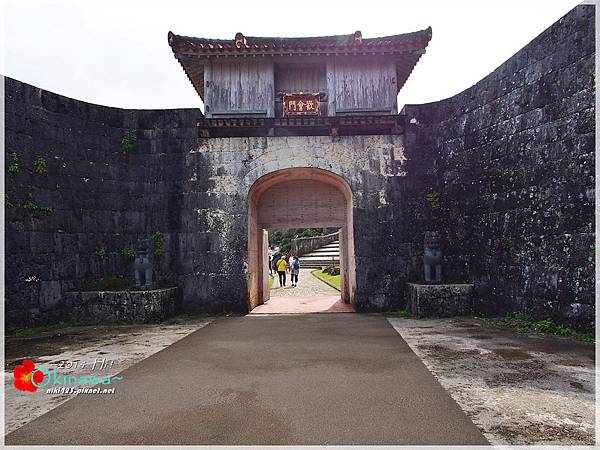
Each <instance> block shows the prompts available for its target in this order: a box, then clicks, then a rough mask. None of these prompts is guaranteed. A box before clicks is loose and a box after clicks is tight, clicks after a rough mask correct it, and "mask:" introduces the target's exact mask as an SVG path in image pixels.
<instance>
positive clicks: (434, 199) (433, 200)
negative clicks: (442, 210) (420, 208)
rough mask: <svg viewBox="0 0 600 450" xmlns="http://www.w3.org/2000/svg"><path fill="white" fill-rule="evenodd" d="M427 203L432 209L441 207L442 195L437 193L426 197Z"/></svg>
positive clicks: (431, 193)
mask: <svg viewBox="0 0 600 450" xmlns="http://www.w3.org/2000/svg"><path fill="white" fill-rule="evenodd" d="M425 201H426V202H427V203H429V206H431V207H432V208H437V207H439V206H440V194H439V193H437V192H430V193H429V194H427V195H426V196H425Z"/></svg>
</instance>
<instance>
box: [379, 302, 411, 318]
mask: <svg viewBox="0 0 600 450" xmlns="http://www.w3.org/2000/svg"><path fill="white" fill-rule="evenodd" d="M385 315H386V316H391V317H412V312H411V310H410V305H406V306H405V307H404V308H402V309H392V310H391V311H387V312H386V313H385Z"/></svg>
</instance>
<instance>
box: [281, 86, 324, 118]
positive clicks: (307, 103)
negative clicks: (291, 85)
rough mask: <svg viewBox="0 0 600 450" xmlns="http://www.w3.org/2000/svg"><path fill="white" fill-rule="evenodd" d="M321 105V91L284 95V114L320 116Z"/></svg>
mask: <svg viewBox="0 0 600 450" xmlns="http://www.w3.org/2000/svg"><path fill="white" fill-rule="evenodd" d="M320 106H321V101H320V95H319V93H316V94H304V93H302V92H301V93H299V94H284V95H283V115H284V116H318V115H319V108H320Z"/></svg>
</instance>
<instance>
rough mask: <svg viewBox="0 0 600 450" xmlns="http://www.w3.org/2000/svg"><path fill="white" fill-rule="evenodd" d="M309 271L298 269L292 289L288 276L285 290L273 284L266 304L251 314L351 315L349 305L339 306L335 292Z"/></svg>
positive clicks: (276, 283) (339, 298) (277, 282)
mask: <svg viewBox="0 0 600 450" xmlns="http://www.w3.org/2000/svg"><path fill="white" fill-rule="evenodd" d="M311 270H312V269H300V275H299V276H298V286H296V287H292V286H290V279H289V278H290V277H289V274H288V275H287V279H288V280H287V283H286V284H287V285H286V286H285V287H279V281H278V280H275V283H274V284H273V286H274V287H273V288H271V298H270V300H269V301H268V302H266V303H265V304H264V305H260V306H258V307H256V308H254V309H253V310H252V314H305V313H330V312H354V311H353V310H352V306H351V305H349V304H347V303H344V302H342V300H341V297H340V292H339V291H337V290H336V289H334V288H332V287H331V286H329V285H328V284H327V283H324V282H323V281H321V280H319V279H318V278H317V277H315V276H314V275H313V274H311V273H310V272H311Z"/></svg>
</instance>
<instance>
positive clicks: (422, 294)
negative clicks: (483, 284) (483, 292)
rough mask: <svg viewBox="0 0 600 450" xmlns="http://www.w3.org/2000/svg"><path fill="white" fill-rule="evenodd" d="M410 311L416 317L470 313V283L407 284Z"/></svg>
mask: <svg viewBox="0 0 600 450" xmlns="http://www.w3.org/2000/svg"><path fill="white" fill-rule="evenodd" d="M407 291H408V301H409V304H410V309H411V311H412V313H413V314H414V315H416V316H418V317H453V316H466V315H468V314H470V312H471V307H472V304H473V298H472V297H473V285H472V284H415V283H408V284H407Z"/></svg>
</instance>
